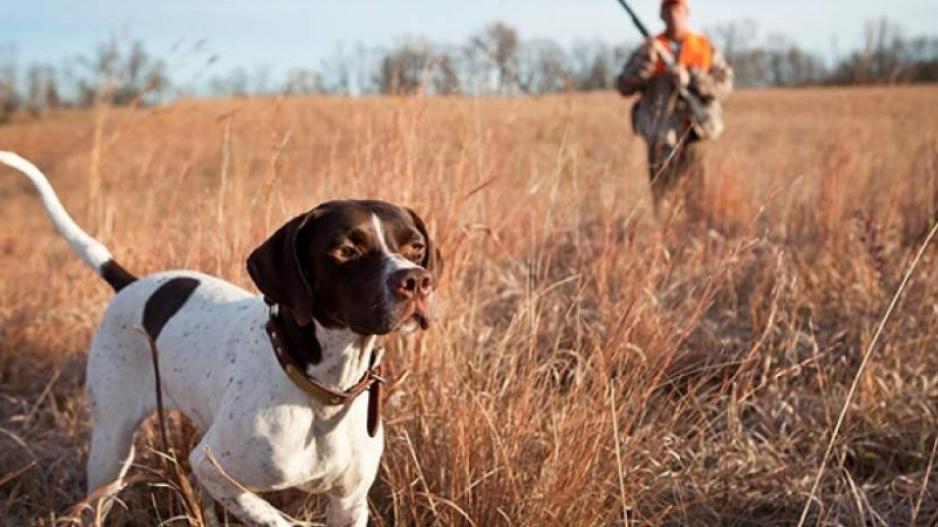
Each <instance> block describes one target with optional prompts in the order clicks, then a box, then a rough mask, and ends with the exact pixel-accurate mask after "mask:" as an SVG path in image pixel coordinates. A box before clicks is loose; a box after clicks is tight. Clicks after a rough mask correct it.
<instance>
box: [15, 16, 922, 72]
mask: <svg viewBox="0 0 938 527" xmlns="http://www.w3.org/2000/svg"><path fill="white" fill-rule="evenodd" d="M632 2H633V4H634V5H635V7H636V8H637V10H638V11H639V12H640V14H641V15H642V16H643V17H644V18H645V19H646V23H647V24H649V25H651V26H658V25H659V22H658V20H657V17H656V13H657V6H658V0H632ZM2 3H3V8H2V14H3V16H2V17H0V44H9V43H12V44H15V45H16V48H17V52H18V53H17V54H18V58H19V61H20V62H21V63H27V62H33V61H42V62H50V63H54V64H58V63H60V62H61V61H62V60H63V59H65V58H69V57H73V56H75V55H77V54H83V53H88V52H89V51H90V50H92V49H93V47H94V45H95V44H96V43H98V42H101V41H104V40H106V39H107V38H108V37H109V36H111V35H115V34H117V35H122V34H126V35H132V36H133V37H134V38H139V39H142V40H143V41H144V42H145V43H146V45H147V49H148V50H150V51H151V52H152V53H154V54H156V55H160V56H166V55H168V54H169V51H170V49H172V47H173V45H174V43H178V42H183V43H184V46H183V48H182V49H191V46H192V45H194V43H195V42H197V41H199V40H203V39H204V48H203V49H204V51H202V52H201V53H202V56H201V59H200V58H199V56H198V54H191V53H188V52H187V53H177V55H176V57H177V58H175V59H173V60H172V61H171V66H172V69H173V70H174V73H175V76H177V77H178V76H180V75H184V73H180V72H186V71H187V70H192V69H194V66H193V64H192V63H193V62H199V63H201V62H200V60H201V61H204V59H205V58H207V56H208V55H210V54H217V55H218V56H219V60H218V62H217V63H216V64H215V65H213V66H212V68H211V70H209V71H208V72H207V74H208V75H209V76H211V75H217V74H223V73H225V72H227V71H229V70H231V69H232V68H234V67H237V66H243V67H245V68H247V69H249V70H250V69H252V68H254V67H256V66H258V65H266V66H267V67H269V68H270V70H271V71H272V73H273V74H274V75H275V76H277V75H279V74H281V73H282V72H284V71H286V70H287V69H289V68H290V67H293V66H303V67H316V66H318V65H319V63H320V60H321V59H322V58H323V57H324V56H326V55H329V54H330V53H331V52H333V51H334V50H335V49H336V45H337V44H340V43H341V44H344V46H345V47H346V49H351V48H353V47H354V46H356V45H358V44H362V45H364V46H367V47H373V46H383V45H389V44H392V43H393V42H394V41H395V39H396V38H397V37H401V36H414V35H421V36H426V37H428V38H429V39H430V40H432V41H437V42H449V43H459V42H461V41H463V40H464V39H465V38H466V37H467V36H469V35H470V34H472V33H473V32H475V31H477V30H478V29H479V28H481V27H482V26H484V25H485V24H486V23H488V22H491V21H493V20H504V21H506V22H508V23H509V24H511V25H513V26H515V27H516V28H518V29H519V31H520V33H521V36H522V38H525V39H528V38H540V37H549V38H553V39H555V40H557V41H559V42H561V43H562V44H569V43H570V42H573V41H574V40H577V39H590V38H600V39H603V40H605V41H607V42H622V41H634V40H636V34H635V31H634V30H633V28H632V27H631V25H630V22H629V20H628V18H626V16H625V15H624V13H623V12H622V11H621V8H620V7H619V6H618V5H617V3H616V2H615V0H576V1H571V0H568V1H561V0H470V1H460V2H456V1H451V0H406V1H398V2H391V1H378V0H341V1H338V0H332V1H325V0H306V1H301V0H269V1H264V0H227V1H221V0H215V1H198V0H188V1H186V0H164V1H151V2H141V1H138V0H123V1H121V0H85V1H77V0H71V1H67V0H2ZM691 6H692V21H693V23H694V25H695V26H696V27H698V28H706V27H708V26H711V25H713V24H715V23H718V22H721V21H727V20H733V19H740V18H750V19H753V20H755V21H756V22H757V23H758V26H759V29H760V33H761V34H762V35H765V34H767V33H770V32H778V33H782V34H785V35H787V36H788V37H790V38H791V39H793V40H795V41H796V42H798V43H799V44H800V45H802V46H804V47H806V48H808V49H811V50H812V51H815V52H818V53H820V54H822V55H823V56H827V57H829V56H831V55H832V54H833V52H834V51H835V50H838V51H839V52H841V53H843V52H846V51H847V50H850V49H853V48H855V47H857V46H859V45H860V43H861V31H862V27H863V23H864V21H865V20H868V19H871V18H876V17H880V16H888V17H889V18H890V19H892V20H893V21H895V22H897V23H899V24H900V25H901V26H902V27H904V28H905V29H906V31H907V32H909V33H910V34H924V33H938V1H936V0H902V1H893V2H888V1H886V0H812V1H790V0H788V1H786V0H774V1H767V0H709V1H704V0H697V1H694V0H692V1H691Z"/></svg>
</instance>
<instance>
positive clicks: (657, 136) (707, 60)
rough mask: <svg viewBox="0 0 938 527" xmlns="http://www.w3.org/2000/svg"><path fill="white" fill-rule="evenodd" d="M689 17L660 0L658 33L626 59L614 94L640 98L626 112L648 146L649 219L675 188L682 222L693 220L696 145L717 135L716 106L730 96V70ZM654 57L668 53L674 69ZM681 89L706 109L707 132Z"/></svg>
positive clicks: (676, 0)
mask: <svg viewBox="0 0 938 527" xmlns="http://www.w3.org/2000/svg"><path fill="white" fill-rule="evenodd" d="M689 15H690V9H689V7H688V5H687V0H663V1H662V2H661V20H663V21H664V23H665V26H666V29H665V31H664V33H661V34H660V35H658V36H657V37H654V38H653V39H649V40H648V41H646V42H645V43H644V44H643V45H642V46H641V47H640V48H639V49H638V50H637V51H635V53H633V54H632V56H631V57H630V58H629V61H628V63H626V65H625V68H623V70H622V73H621V74H620V75H619V77H618V79H617V81H616V88H617V89H618V91H619V93H621V94H622V95H623V96H630V95H633V94H635V93H636V92H640V93H641V98H640V99H639V100H638V102H637V103H636V104H635V106H634V107H633V108H632V129H633V130H634V131H635V133H637V134H639V135H640V136H642V138H644V139H645V143H646V144H647V145H648V174H649V177H650V179H651V193H652V198H653V199H654V207H655V213H656V214H658V211H659V207H660V205H661V202H662V200H663V199H664V198H665V196H666V195H667V194H668V193H669V191H670V190H671V189H673V188H674V187H675V186H676V185H678V183H679V182H680V184H681V186H682V187H683V190H684V205H685V207H686V209H687V214H688V216H689V217H690V218H694V219H699V218H700V216H701V213H702V211H701V209H700V207H701V198H702V195H701V194H702V191H703V185H704V170H703V163H702V162H701V159H700V153H699V152H698V147H699V145H698V143H699V142H700V141H705V140H711V139H716V136H717V135H719V133H720V131H722V128H723V122H722V107H721V102H722V101H723V100H724V99H726V98H727V97H728V96H729V94H730V93H731V92H732V91H733V69H732V68H731V67H730V66H729V65H728V64H727V63H726V60H725V59H724V58H723V56H722V55H721V54H720V53H719V52H717V51H716V50H715V49H714V47H713V45H712V44H711V43H710V41H709V39H707V37H706V36H704V35H702V34H700V33H695V32H693V31H691V29H690V28H689V27H688V25H687V18H688V16H689ZM659 53H670V56H671V57H672V58H673V59H674V60H673V62H674V63H675V67H673V68H671V69H669V68H668V67H667V65H666V63H665V62H664V61H663V60H661V58H660V56H659ZM681 88H685V89H686V90H687V91H689V92H690V93H691V94H693V95H696V96H697V97H698V98H699V99H700V101H701V102H702V103H703V104H704V106H705V107H706V108H707V113H708V114H709V116H710V117H709V119H710V120H711V122H710V123H709V126H705V127H704V126H695V121H694V117H693V114H692V112H691V111H690V108H689V106H688V104H687V102H686V101H685V100H683V99H682V98H681V97H680V96H679V90H680V89H681ZM708 135H709V136H708ZM681 180H683V181H681Z"/></svg>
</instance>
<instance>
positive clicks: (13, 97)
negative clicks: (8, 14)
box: [0, 44, 20, 122]
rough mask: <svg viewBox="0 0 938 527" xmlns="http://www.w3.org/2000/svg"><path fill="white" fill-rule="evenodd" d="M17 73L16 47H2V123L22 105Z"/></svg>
mask: <svg viewBox="0 0 938 527" xmlns="http://www.w3.org/2000/svg"><path fill="white" fill-rule="evenodd" d="M16 72H17V64H16V46H14V45H12V44H9V45H6V46H0V122H3V121H5V120H7V118H9V116H10V114H12V113H13V111H15V110H16V108H17V107H18V106H19V104H20V96H19V92H18V91H17V83H16Z"/></svg>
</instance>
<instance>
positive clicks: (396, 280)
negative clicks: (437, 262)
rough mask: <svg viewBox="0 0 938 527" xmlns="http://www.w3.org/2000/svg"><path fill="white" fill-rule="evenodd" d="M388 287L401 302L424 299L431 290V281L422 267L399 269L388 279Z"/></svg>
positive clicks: (428, 274)
mask: <svg viewBox="0 0 938 527" xmlns="http://www.w3.org/2000/svg"><path fill="white" fill-rule="evenodd" d="M388 287H389V288H391V291H393V292H394V294H395V295H396V296H397V297H398V298H400V299H401V300H410V299H411V298H414V297H418V298H419V297H426V296H427V295H429V294H430V292H431V291H432V290H433V279H432V278H431V276H430V273H429V272H428V271H427V270H426V269H423V268H422V267H412V268H410V269H400V270H398V271H394V272H393V273H391V276H389V277H388Z"/></svg>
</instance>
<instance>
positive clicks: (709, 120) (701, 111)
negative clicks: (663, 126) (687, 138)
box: [617, 0, 723, 139]
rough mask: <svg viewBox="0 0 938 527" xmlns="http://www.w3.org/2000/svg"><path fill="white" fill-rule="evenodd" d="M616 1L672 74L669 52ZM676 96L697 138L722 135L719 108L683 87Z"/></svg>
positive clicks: (623, 5) (721, 120)
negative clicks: (681, 101) (687, 113)
mask: <svg viewBox="0 0 938 527" xmlns="http://www.w3.org/2000/svg"><path fill="white" fill-rule="evenodd" d="M617 1H618V2H619V5H621V6H622V7H623V8H625V11H626V12H627V13H628V14H629V17H631V18H632V23H634V24H635V27H637V28H638V31H639V33H641V34H642V36H643V37H645V39H646V40H647V41H648V42H650V43H651V45H652V46H653V47H654V49H655V52H657V53H658V57H659V58H660V59H661V61H662V62H664V65H665V66H667V68H668V71H671V72H673V71H674V70H675V69H676V68H677V63H676V62H675V60H674V57H673V56H672V55H671V51H670V50H668V49H666V48H664V47H663V46H662V45H661V43H660V42H658V39H656V38H654V37H652V35H651V33H649V32H648V28H646V27H645V24H643V23H642V21H641V20H640V19H639V18H638V15H636V14H635V11H632V8H631V7H629V4H628V3H626V1H625V0H617ZM678 95H680V97H681V98H682V99H684V101H686V102H687V106H688V107H689V108H690V112H691V116H692V117H693V119H691V124H692V125H693V128H694V131H695V132H697V135H698V136H700V137H701V138H704V139H716V138H717V137H719V136H720V134H721V133H723V119H720V115H718V114H719V113H720V109H719V106H711V105H708V104H707V103H706V102H704V101H703V100H701V98H700V97H698V96H697V95H696V94H695V93H692V92H691V91H690V90H688V89H687V87H685V86H681V87H679V88H678Z"/></svg>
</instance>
